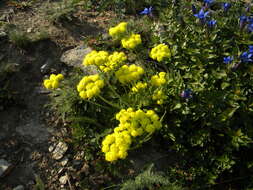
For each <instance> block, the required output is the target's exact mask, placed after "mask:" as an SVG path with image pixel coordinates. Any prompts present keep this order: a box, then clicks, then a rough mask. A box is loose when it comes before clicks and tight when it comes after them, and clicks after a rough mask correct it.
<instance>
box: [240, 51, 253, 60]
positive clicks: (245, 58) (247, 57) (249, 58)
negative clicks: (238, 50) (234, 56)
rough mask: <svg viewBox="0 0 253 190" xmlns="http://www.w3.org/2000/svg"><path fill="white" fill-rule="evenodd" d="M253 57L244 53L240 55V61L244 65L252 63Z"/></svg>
mask: <svg viewBox="0 0 253 190" xmlns="http://www.w3.org/2000/svg"><path fill="white" fill-rule="evenodd" d="M252 56H253V54H252V53H248V52H246V51H245V52H243V53H242V54H241V55H240V59H241V61H242V62H243V63H248V62H252V61H253V60H252V59H251V58H252Z"/></svg>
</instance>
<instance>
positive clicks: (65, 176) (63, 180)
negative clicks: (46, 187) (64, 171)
mask: <svg viewBox="0 0 253 190" xmlns="http://www.w3.org/2000/svg"><path fill="white" fill-rule="evenodd" d="M59 181H60V183H61V184H62V185H65V184H66V183H67V181H68V176H67V175H64V176H61V177H60V179H59Z"/></svg>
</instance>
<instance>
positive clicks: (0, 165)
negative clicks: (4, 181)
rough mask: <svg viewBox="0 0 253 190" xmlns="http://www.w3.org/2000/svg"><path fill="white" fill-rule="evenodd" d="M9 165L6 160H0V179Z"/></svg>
mask: <svg viewBox="0 0 253 190" xmlns="http://www.w3.org/2000/svg"><path fill="white" fill-rule="evenodd" d="M10 166H11V164H10V163H8V162H7V161H6V160H4V159H0V177H1V176H2V175H4V174H5V172H7V171H8V169H9V168H10Z"/></svg>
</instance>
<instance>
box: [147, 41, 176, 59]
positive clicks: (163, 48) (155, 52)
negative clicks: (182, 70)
mask: <svg viewBox="0 0 253 190" xmlns="http://www.w3.org/2000/svg"><path fill="white" fill-rule="evenodd" d="M149 56H150V57H151V58H152V59H154V60H157V61H158V62H161V61H163V60H164V59H165V58H170V57H171V52H170V49H169V47H168V46H167V45H165V44H159V45H157V46H156V47H154V48H153V49H152V50H151V52H150V54H149Z"/></svg>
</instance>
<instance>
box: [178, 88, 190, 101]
mask: <svg viewBox="0 0 253 190" xmlns="http://www.w3.org/2000/svg"><path fill="white" fill-rule="evenodd" d="M192 94H193V93H192V90H191V89H189V88H188V89H186V90H184V91H183V92H182V93H181V94H180V96H181V97H182V98H185V99H188V98H192Z"/></svg>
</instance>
